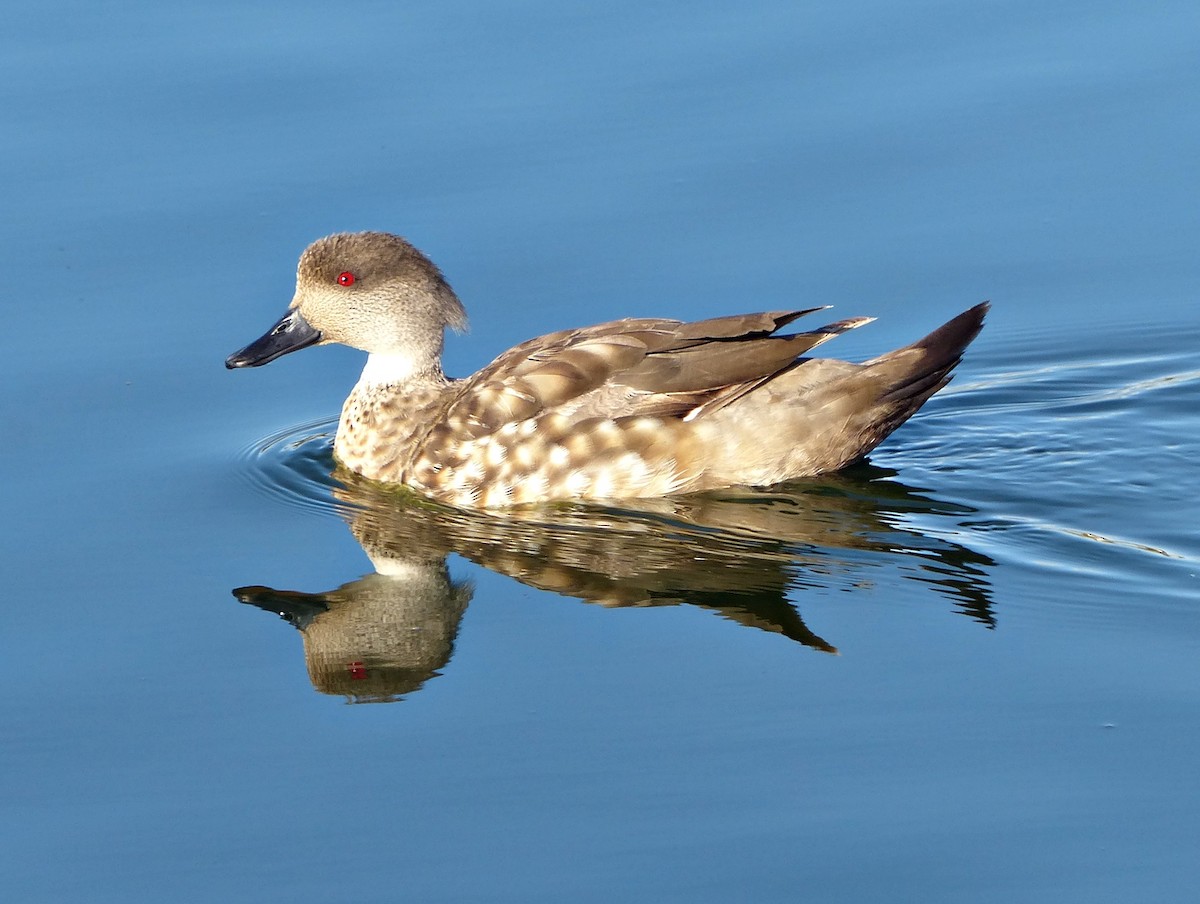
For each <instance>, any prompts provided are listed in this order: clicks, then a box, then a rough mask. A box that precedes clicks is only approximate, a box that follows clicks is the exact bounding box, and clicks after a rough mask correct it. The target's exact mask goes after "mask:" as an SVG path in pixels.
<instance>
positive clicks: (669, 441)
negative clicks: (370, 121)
mask: <svg viewBox="0 0 1200 904" xmlns="http://www.w3.org/2000/svg"><path fill="white" fill-rule="evenodd" d="M815 310H821V309H820V308H813V309H809V310H804V311H776V312H769V313H762V314H746V315H741V316H734V317H723V318H718V319H715V320H707V321H700V322H696V323H681V322H680V321H677V320H654V319H642V320H632V319H631V320H618V321H614V322H611V323H603V324H598V325H596V326H592V327H586V328H584V329H579V330H569V331H564V332H559V333H552V334H550V335H547V336H541V337H539V338H537V339H533V340H530V341H529V342H526V343H524V344H522V345H519V346H517V347H516V348H513V349H510V350H509V351H508V352H505V353H504V354H503V355H501V356H500V357H499V358H497V359H496V360H495V361H493V362H492V363H491V364H489V365H488V366H487V367H485V368H484V369H483V370H481V371H479V372H478V373H476V374H475V375H474V376H471V377H469V378H467V379H464V380H450V379H447V378H446V377H445V376H444V375H443V374H442V370H441V363H440V357H441V349H442V334H443V330H444V328H445V327H447V326H450V327H456V328H461V327H462V326H464V325H465V314H464V312H463V309H462V306H461V304H460V303H459V302H458V299H457V298H456V297H455V296H454V293H453V291H452V290H451V289H450V287H449V285H448V284H447V283H446V282H445V280H444V279H443V278H442V276H441V274H440V273H439V272H438V270H437V268H436V267H434V266H433V264H432V263H430V262H429V260H428V259H427V258H425V257H424V255H422V254H421V253H420V252H419V251H417V250H416V249H415V248H413V247H412V246H411V245H409V244H408V243H407V242H405V241H404V240H403V239H401V238H399V237H397V236H392V235H388V234H385V233H356V234H342V235H335V236H330V237H328V238H325V239H321V240H319V241H317V242H315V243H313V245H311V246H309V248H308V249H307V250H306V251H305V252H304V255H303V256H302V257H301V259H300V266H299V270H298V274H297V289H296V297H295V299H294V300H293V302H292V305H291V308H290V309H289V311H288V313H287V314H286V315H285V316H284V318H283V319H282V320H281V321H280V322H279V323H278V324H277V325H276V326H275V327H274V328H273V329H272V330H271V331H270V332H269V333H267V334H266V335H265V336H263V337H262V338H261V339H259V340H258V341H257V342H254V343H252V344H251V345H249V346H247V347H246V348H245V349H242V350H241V351H239V352H237V353H235V354H233V355H231V356H230V357H229V359H228V360H227V361H226V365H227V366H228V367H244V366H254V365H257V364H265V363H266V362H267V361H270V360H273V359H274V358H276V357H278V356H279V355H281V354H285V353H287V352H289V351H293V350H295V349H297V348H302V347H304V346H306V345H312V344H316V343H322V342H344V343H345V344H347V345H352V346H354V347H356V348H362V349H364V350H366V351H368V352H369V353H370V357H369V358H368V361H367V366H366V367H365V368H364V370H363V375H362V377H361V378H360V379H359V382H358V384H357V385H356V386H355V387H354V390H353V391H352V392H351V394H350V397H349V398H348V399H347V400H346V404H345V406H344V407H343V409H342V415H341V419H340V421H339V423H338V431H337V438H336V440H335V443H334V454H335V456H336V457H337V459H338V460H339V461H340V462H341V463H342V464H343V465H345V466H346V467H347V468H349V469H351V470H352V471H356V472H358V473H360V474H362V475H363V476H365V477H367V478H370V479H373V480H378V481H382V482H384V483H394V484H404V485H407V486H410V487H412V488H413V489H416V490H418V491H420V492H422V493H424V494H426V495H428V496H430V497H433V498H435V499H439V500H441V501H444V502H448V503H451V504H454V505H460V506H503V505H514V504H519V503H524V502H540V501H546V500H553V499H612V498H622V497H625V498H629V497H646V496H662V495H667V494H670V493H683V492H695V491H700V490H708V489H714V488H718V487H726V486H734V485H755V486H765V485H769V484H773V483H779V482H781V481H784V480H790V479H794V478H798V477H805V476H811V475H815V474H820V473H823V472H828V471H833V470H837V469H839V468H842V467H844V466H846V465H847V464H850V463H852V462H854V461H857V460H859V459H861V458H863V457H864V456H865V455H866V454H867V453H868V452H870V451H871V449H873V448H874V447H875V446H876V445H877V444H878V443H879V442H880V441H881V440H882V439H883V438H884V437H886V436H887V435H888V434H889V433H891V432H892V430H894V429H895V428H896V427H898V426H899V425H900V424H901V423H903V422H904V421H905V420H907V419H908V418H909V417H910V416H911V415H912V414H913V413H914V412H915V411H916V410H917V409H918V408H920V407H921V405H922V404H923V403H924V402H925V400H926V399H928V398H929V397H930V396H931V395H933V394H934V393H935V392H937V390H939V389H940V388H942V387H943V386H944V385H945V384H946V382H947V381H948V380H949V377H950V371H951V370H952V369H953V368H954V366H955V365H956V364H957V363H958V361H959V358H960V357H961V355H962V352H963V349H964V348H965V347H966V346H967V344H968V343H969V342H970V341H971V340H972V339H973V338H974V337H975V335H976V334H977V333H978V332H979V329H980V327H981V326H982V323H983V316H984V314H985V312H986V310H987V305H986V303H985V304H981V305H978V306H976V307H974V308H972V309H970V310H969V311H966V312H965V313H963V314H960V315H959V316H958V317H956V318H954V319H953V320H951V321H950V322H949V323H947V324H945V325H944V326H943V327H941V328H940V329H938V330H936V331H935V332H933V333H931V334H930V335H929V336H926V337H925V338H924V339H921V340H920V341H918V342H916V343H914V344H913V345H910V346H906V347H905V348H902V349H898V350H896V351H894V352H890V353H888V354H886V355H883V356H881V357H879V358H875V359H872V360H871V361H867V362H865V363H863V364H851V363H849V362H846V361H837V360H833V359H825V358H804V357H801V356H802V355H804V354H805V353H806V352H808V351H809V350H811V349H812V348H814V347H815V346H817V345H819V344H820V343H822V342H824V341H826V340H827V339H831V338H833V337H834V336H836V335H838V334H839V333H842V332H845V331H846V330H849V329H853V328H855V327H857V326H861V325H862V324H864V323H868V322H870V320H871V318H856V319H853V320H843V321H839V322H837V323H833V324H830V325H828V326H825V327H823V328H821V329H818V330H814V331H811V332H805V333H797V334H790V335H777V331H778V330H780V329H781V328H783V327H784V326H786V325H787V324H789V323H791V322H792V321H793V320H795V319H797V318H798V317H800V316H802V315H804V314H808V313H811V312H812V311H815Z"/></svg>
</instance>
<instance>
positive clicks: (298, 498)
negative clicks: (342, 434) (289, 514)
mask: <svg viewBox="0 0 1200 904" xmlns="http://www.w3.org/2000/svg"><path fill="white" fill-rule="evenodd" d="M336 430H337V418H322V419H321V420H319V421H309V422H307V423H304V424H297V425H294V426H291V427H287V428H285V429H283V430H280V431H278V432H277V433H273V434H271V435H270V436H267V437H264V438H263V439H260V440H257V441H255V442H254V443H252V444H251V445H249V446H247V447H246V448H244V449H242V450H240V451H239V453H238V456H237V463H238V474H239V476H240V477H241V478H242V479H243V480H244V481H245V482H246V483H247V484H249V485H250V486H251V487H252V488H253V489H254V490H255V491H256V492H258V493H259V494H261V495H263V496H266V497H267V498H269V499H272V500H276V501H280V502H283V503H284V504H286V505H289V506H292V507H294V508H299V509H303V510H306V511H316V512H320V513H322V514H334V512H335V506H334V504H333V500H332V496H331V493H332V490H333V487H335V486H336V483H335V481H334V480H333V478H332V476H331V474H332V472H333V468H334V462H333V437H334V433H335V432H336Z"/></svg>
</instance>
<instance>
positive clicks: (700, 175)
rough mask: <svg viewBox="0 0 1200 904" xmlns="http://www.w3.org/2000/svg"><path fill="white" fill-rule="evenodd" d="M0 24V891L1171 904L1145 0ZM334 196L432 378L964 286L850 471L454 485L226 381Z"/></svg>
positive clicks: (323, 354) (1157, 275)
mask: <svg viewBox="0 0 1200 904" xmlns="http://www.w3.org/2000/svg"><path fill="white" fill-rule="evenodd" d="M5 12H6V29H5V34H4V36H3V37H0V44H2V45H3V52H2V53H0V76H2V77H0V97H2V100H3V102H2V103H0V118H2V120H3V128H2V129H0V162H2V164H3V167H2V169H0V173H2V174H3V175H2V176H0V179H3V182H4V192H3V194H4V196H5V198H6V206H5V210H6V216H5V217H4V218H3V222H2V224H0V232H2V233H3V241H0V248H2V249H3V251H2V252H0V254H2V255H3V260H4V272H5V273H6V275H7V279H6V282H5V289H4V290H3V298H4V303H5V307H4V310H5V312H6V316H5V318H4V320H5V328H4V329H3V330H0V351H2V352H3V354H2V357H0V368H2V369H3V379H4V386H5V389H6V391H5V392H4V393H3V395H2V396H0V398H2V400H3V401H2V402H0V404H2V405H3V409H2V420H0V423H2V424H3V425H4V427H3V429H4V437H5V441H4V442H3V444H2V445H0V456H3V458H2V463H3V465H4V473H5V474H6V475H7V476H6V479H5V482H4V487H5V492H4V496H5V499H6V508H5V511H6V512H7V513H8V515H9V517H8V518H6V519H5V521H4V527H3V528H0V530H2V531H3V537H4V543H3V547H2V548H3V550H4V553H3V560H2V561H3V573H4V575H5V576H6V582H5V587H6V592H5V594H4V599H3V603H2V605H3V610H2V611H3V613H4V615H5V619H4V622H5V623H4V628H3V631H2V632H0V653H2V655H0V687H2V688H3V693H2V694H0V721H2V724H3V725H4V726H5V731H4V733H3V738H0V842H2V846H3V850H4V852H5V853H4V856H3V860H2V862H0V894H2V895H3V897H4V899H5V900H13V901H30V902H40V901H47V902H49V901H55V902H57V901H64V900H70V901H89V902H90V901H121V902H129V901H161V900H174V901H210V900H225V901H240V900H246V901H250V900H254V901H259V900H263V899H264V898H268V899H272V900H274V899H279V900H291V901H328V900H352V899H368V898H369V899H376V900H413V901H475V900H477V901H485V900H486V901H521V902H525V901H531V900H545V901H610V900H614V899H621V900H637V901H655V902H658V901H728V900H735V899H740V900H749V899H753V900H760V901H768V900H769V901H776V900H778V901H793V900H798V899H800V898H802V897H804V898H809V899H814V900H839V901H880V900H913V901H947V902H950V901H968V900H969V901H996V902H1009V901H1014V900H1021V901H1063V900H1086V901H1128V900H1155V901H1185V900H1191V899H1192V896H1193V895H1194V889H1195V887H1196V885H1197V883H1198V882H1200V861H1198V860H1197V857H1196V851H1197V850H1198V849H1200V783H1197V781H1196V779H1195V771H1196V769H1195V766H1196V762H1197V757H1198V755H1200V718H1198V714H1200V682H1198V681H1197V678H1198V677H1200V666H1198V665H1197V662H1198V659H1197V652H1198V650H1200V577H1198V574H1200V532H1198V531H1197V528H1196V524H1197V515H1198V512H1197V504H1196V501H1195V489H1196V487H1197V486H1198V485H1200V405H1198V404H1197V394H1198V392H1200V315H1197V313H1196V302H1195V299H1196V293H1197V289H1198V287H1200V263H1198V258H1197V255H1196V248H1197V247H1198V243H1197V239H1198V237H1200V213H1198V211H1200V203H1198V202H1200V197H1198V195H1200V191H1198V189H1200V179H1198V178H1197V170H1196V160H1197V156H1198V154H1200V114H1198V113H1197V110H1200V106H1198V105H1197V103H1196V98H1197V96H1198V91H1200V70H1198V69H1197V67H1196V65H1195V47H1196V42H1197V38H1198V37H1200V13H1197V12H1196V10H1195V7H1194V4H1186V3H1183V2H1178V3H1152V4H1140V5H1133V4H1116V3H1100V4H1097V3H1086V4H1085V3H1061V4H1056V5H1053V6H1051V7H1047V6H1046V5H1045V4H1042V3H1038V4H1034V3H1021V2H995V3H987V4H975V5H971V6H970V7H967V6H964V5H963V4H955V3H921V4H917V5H912V4H909V5H906V6H905V7H903V8H902V9H901V8H900V7H895V6H894V5H890V4H885V3H880V2H865V3H857V4H828V5H810V6H808V7H806V8H802V9H800V10H797V8H796V5H795V4H791V3H782V2H780V3H771V2H754V3H750V4H738V5H722V4H707V3H706V4H699V5H698V4H684V3H661V4H652V5H649V6H647V5H646V4H622V5H618V6H613V5H611V4H608V5H606V6H605V8H604V9H603V11H601V10H599V9H597V10H592V11H582V12H580V11H574V10H568V9H564V8H563V7H561V6H559V5H554V4H548V3H542V4H525V5H523V6H521V7H519V8H513V7H505V8H503V9H501V8H500V7H495V6H494V5H491V4H450V5H446V4H396V5H393V4H366V3H364V4H355V5H352V6H349V7H338V8H337V9H334V8H333V7H330V6H329V5H328V4H317V3H302V4H289V5H288V6H287V8H284V7H282V6H281V7H279V8H276V7H273V6H271V5H265V4H255V3H251V4H246V3H237V4H234V3H227V4H208V5H205V6H204V7H203V8H196V9H187V8H173V7H170V6H163V5H161V4H149V3H141V4H139V3H132V4H126V5H125V6H123V7H119V8H115V9H114V8H111V7H107V6H102V5H94V4H81V3H60V4H55V5H53V6H50V7H46V6H44V5H43V6H40V7H37V9H36V10H35V9H34V8H33V7H31V6H29V5H23V6H22V5H13V4H10V5H9V7H8V8H7V9H6V10H5ZM357 228H381V229H390V230H394V231H399V232H403V233H405V234H407V235H408V236H409V237H410V238H412V239H413V241H415V242H416V243H417V244H418V245H419V246H421V247H423V248H424V249H425V250H427V251H428V252H429V253H430V254H431V255H432V256H433V257H434V259H435V260H436V261H438V263H439V264H441V266H442V267H443V268H444V269H445V271H446V272H447V274H448V275H449V277H450V279H451V281H452V282H453V283H454V285H455V287H456V288H457V290H458V292H459V294H460V296H461V297H462V298H463V300H464V302H465V303H466V304H467V307H468V309H469V310H470V311H471V314H472V318H473V331H472V333H471V334H469V335H468V336H466V337H460V338H455V339H453V340H452V342H451V345H450V347H449V349H448V352H447V369H448V370H449V371H450V372H452V373H456V374H463V373H466V372H469V371H470V370H473V369H475V368H476V367H479V366H481V365H482V364H484V363H486V362H487V361H488V360H490V359H491V357H492V356H493V355H494V354H496V353H497V352H499V351H500V350H502V349H503V348H506V347H507V346H509V345H511V344H513V343H515V342H518V341H521V340H523V339H526V338H528V337H529V336H532V335H535V334H537V333H541V332H546V331H548V330H551V329H556V328H560V327H564V326H568V325H578V324H582V323H588V322H594V321H597V320H604V319H610V318H613V317H618V316H624V315H631V314H656V315H668V316H680V317H690V318H701V317H710V316H716V315H719V314H722V313H729V312H732V311H737V310H751V309H759V308H777V307H785V306H788V305H792V304H795V305H806V304H813V303H831V304H835V305H836V306H837V307H836V315H837V316H851V315H859V314H867V315H875V316H878V317H879V320H878V321H877V322H876V323H874V324H872V325H871V326H870V327H868V328H866V329H863V330H860V331H858V332H856V333H855V334H854V335H852V336H847V337H843V338H841V339H839V340H838V341H837V343H836V344H833V345H831V346H829V347H828V349H829V351H830V353H831V354H840V355H844V356H847V357H851V358H854V357H859V358H862V357H867V356H870V355H872V354H876V353H878V352H880V351H883V350H885V349H888V348H892V347H895V346H897V345H900V344H903V343H906V342H908V341H911V340H912V339H914V338H916V337H917V336H919V335H921V334H923V333H925V332H926V331H928V330H929V329H930V328H932V327H933V326H935V325H937V324H938V323H940V322H942V321H943V320H945V319H947V318H948V317H949V316H951V315H952V314H954V313H957V312H958V311H960V310H962V309H964V308H966V307H967V306H969V305H970V304H973V303H975V302H977V301H979V300H981V299H983V298H991V299H992V301H993V304H994V308H993V313H992V316H991V318H990V321H989V324H988V326H987V327H986V329H985V330H984V333H983V334H982V336H981V337H980V339H979V340H978V341H977V343H976V344H975V346H973V347H972V349H971V351H970V353H969V355H968V357H967V359H966V361H965V363H964V365H963V366H962V368H961V370H960V372H959V376H958V378H957V379H956V381H955V382H954V383H953V384H952V386H951V387H950V388H949V389H948V390H947V391H946V392H944V393H942V394H941V395H939V396H938V397H937V398H935V399H934V400H933V401H932V402H931V403H930V404H929V405H928V406H927V407H926V409H925V410H924V411H923V412H922V414H921V415H920V416H918V418H917V419H916V420H914V421H913V422H911V423H910V424H908V425H906V426H905V427H904V428H903V429H902V430H901V431H900V432H899V433H897V434H896V435H895V436H894V437H892V439H891V440H890V441H889V442H888V443H887V444H885V446H883V447H882V448H881V449H880V450H879V451H878V452H877V453H876V454H875V455H874V456H873V457H872V460H871V463H870V464H869V465H867V466H863V467H861V468H858V469H855V470H853V471H851V472H849V473H847V474H845V475H839V476H837V477H835V478H830V479H828V480H822V481H814V482H806V483H800V484H796V485H793V486H789V487H784V488H779V489H777V490H773V491H771V492H754V493H751V492H737V493H735V492H730V493H726V494H717V495H715V496H712V497H705V498H702V499H692V500H676V501H671V502H669V503H668V502H660V503H653V504H652V503H648V504H646V505H645V506H641V507H639V509H637V510H605V509H595V508H586V507H570V506H568V507H561V508H558V509H554V510H552V511H541V512H534V513H529V514H526V515H525V516H523V517H521V518H507V517H497V516H478V515H477V516H469V515H465V514H462V513H454V512H447V511H445V510H442V509H439V508H436V507H432V506H429V505H425V504H420V503H418V502H415V501H414V500H412V499H409V498H405V497H403V496H401V495H397V494H394V493H380V492H378V491H377V490H374V489H372V488H371V487H368V486H363V485H362V484H361V483H358V482H355V481H353V480H348V479H346V480H341V479H338V477H337V476H336V475H331V474H330V469H331V465H332V462H331V458H330V454H329V444H330V432H331V429H332V418H333V417H334V416H335V415H336V413H337V411H338V408H339V405H340V403H341V400H342V398H343V397H344V395H345V393H346V391H347V390H348V388H349V386H350V385H351V384H352V382H353V380H354V379H355V376H356V372H357V369H358V368H359V367H360V366H361V356H360V355H358V354H357V353H354V352H352V351H349V350H343V349H320V350H316V351H309V352H305V353H304V354H302V355H296V356H291V357H289V358H287V359H285V360H283V361H280V362H277V363H276V364H273V365H271V366H270V367H268V368H264V369H262V370H258V371H254V372H251V373H241V372H239V373H233V374H230V373H227V372H226V371H225V370H224V368H223V367H222V361H223V359H224V356H225V355H226V354H228V353H229V352H230V351H232V350H233V349H235V348H237V347H239V346H241V345H243V344H244V343H245V342H247V341H249V340H250V339H252V338H254V337H255V336H257V335H258V334H259V333H260V332H261V331H262V329H263V328H265V327H266V326H267V325H268V324H269V323H271V322H272V321H273V320H274V318H275V317H276V316H277V315H278V314H279V313H280V311H281V310H282V308H283V306H284V305H285V304H286V302H287V300H288V299H289V298H290V292H291V285H290V282H291V274H292V271H293V268H294V263H295V257H296V255H297V254H298V252H299V251H300V250H301V248H302V247H303V246H304V245H305V244H306V243H307V242H308V241H310V240H311V239H313V238H315V237H317V236H319V235H322V234H325V233H327V232H330V231H334V230H338V229H357ZM377 570H378V571H379V572H383V574H382V575H381V574H378V573H376V572H377ZM280 613H282V614H283V615H284V616H285V618H284V619H282V620H281V619H280V618H279V617H278V615H279V614H280ZM835 650H836V652H837V655H834V651H835Z"/></svg>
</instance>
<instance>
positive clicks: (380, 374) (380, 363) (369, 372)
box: [358, 352, 417, 386]
mask: <svg viewBox="0 0 1200 904" xmlns="http://www.w3.org/2000/svg"><path fill="white" fill-rule="evenodd" d="M416 373H417V366H416V362H414V361H413V359H412V358H411V357H410V356H409V355H384V354H380V353H378V352H372V353H371V354H369V355H367V363H366V366H364V367H363V371H362V376H360V377H359V378H358V385H359V386H387V385H388V384H391V383H405V382H407V381H408V380H410V379H411V378H412V377H413V376H414V375H415V374H416Z"/></svg>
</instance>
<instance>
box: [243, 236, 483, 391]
mask: <svg viewBox="0 0 1200 904" xmlns="http://www.w3.org/2000/svg"><path fill="white" fill-rule="evenodd" d="M466 325H467V314H466V311H464V310H463V306H462V303H461V302H459V300H458V297H457V296H456V295H455V294H454V290H453V289H451V288H450V284H449V283H447V282H446V280H445V278H444V277H443V276H442V274H441V271H439V270H438V268H437V267H436V266H434V264H433V262H432V261H430V260H429V258H427V257H426V256H425V255H424V254H422V253H421V252H420V251H418V250H417V249H416V248H414V247H413V246H412V245H410V244H409V243H408V242H407V241H405V240H404V239H402V238H400V236H398V235H391V234H389V233H386V232H354V233H339V234H337V235H331V236H327V237H326V238H323V239H318V240H317V241H315V242H313V243H312V244H311V245H309V246H308V247H307V248H306V249H305V250H304V253H303V254H302V255H300V264H299V266H298V267H297V268H296V294H295V297H294V298H292V303H291V305H290V306H289V307H288V311H287V313H286V314H284V315H283V317H282V318H280V320H279V322H278V323H276V324H275V325H274V326H273V327H271V329H270V330H268V331H267V332H266V334H265V335H263V336H262V337H261V338H260V339H256V340H255V341H254V342H251V343H250V344H249V345H247V346H246V347H245V348H243V349H241V350H240V351H236V352H234V353H233V354H232V355H230V356H229V357H228V358H227V359H225V366H226V367H229V368H233V367H257V366H259V365H260V364H266V363H268V362H270V361H274V360H275V359H276V358H278V357H279V356H280V355H286V354H287V353H288V352H294V351H297V350H298V349H302V348H306V347H308V346H310V345H323V344H328V343H331V342H340V343H342V344H343V345H349V346H351V347H353V348H358V349H362V350H363V351H365V352H369V353H370V354H372V355H379V356H382V357H386V358H389V359H396V360H404V361H405V362H406V363H407V364H408V366H409V367H410V368H411V370H412V371H413V372H420V371H423V370H426V369H430V368H434V367H437V366H438V361H439V359H440V357H441V353H442V335H443V331H444V330H445V328H446V327H452V328H454V329H456V330H462V329H465V328H466Z"/></svg>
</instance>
